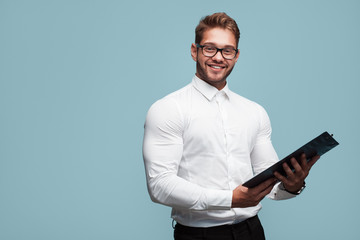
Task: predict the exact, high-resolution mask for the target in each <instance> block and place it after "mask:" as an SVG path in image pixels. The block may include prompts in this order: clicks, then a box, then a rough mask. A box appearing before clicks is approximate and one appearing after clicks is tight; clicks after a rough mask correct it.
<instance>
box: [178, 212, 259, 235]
mask: <svg viewBox="0 0 360 240" xmlns="http://www.w3.org/2000/svg"><path fill="white" fill-rule="evenodd" d="M258 224H261V223H260V220H259V218H258V216H257V215H255V216H254V217H251V218H248V219H246V220H244V221H241V222H239V223H235V224H226V225H220V226H214V227H189V226H184V225H182V224H180V223H176V225H175V230H179V231H186V232H188V233H191V234H200V233H203V232H204V231H206V232H207V233H212V232H214V233H215V232H219V231H233V230H241V229H244V228H249V230H252V229H253V228H254V227H255V226H257V225H258Z"/></svg>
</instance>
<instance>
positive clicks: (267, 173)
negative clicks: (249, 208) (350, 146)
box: [243, 132, 339, 188]
mask: <svg viewBox="0 0 360 240" xmlns="http://www.w3.org/2000/svg"><path fill="white" fill-rule="evenodd" d="M337 145H339V143H338V142H337V141H336V140H335V139H334V138H333V136H332V135H330V134H329V133H328V132H324V133H322V134H320V135H319V136H317V137H316V138H314V139H313V140H311V141H310V142H308V143H306V144H305V145H304V146H302V147H301V148H299V149H298V150H296V151H294V152H293V153H291V154H290V155H288V156H287V157H285V158H284V159H282V160H281V161H279V162H277V163H275V164H274V165H272V166H271V167H269V168H267V169H266V170H264V171H262V172H261V173H259V174H257V175H256V176H254V177H253V178H251V179H250V180H248V181H247V182H245V183H244V184H243V186H245V187H247V188H253V187H255V186H257V185H259V184H260V183H262V182H264V181H266V180H267V179H269V178H272V177H274V172H279V173H280V174H282V175H285V176H286V173H285V171H284V169H283V167H282V165H283V163H284V162H286V163H287V164H288V165H289V167H290V168H291V170H293V171H294V168H293V166H292V165H291V163H290V159H291V158H292V157H295V158H296V159H298V158H299V157H300V155H301V154H303V153H305V154H306V156H307V161H310V159H311V158H312V157H314V156H316V155H319V156H321V155H323V154H324V153H326V152H328V151H330V150H331V149H333V148H334V147H336V146H337Z"/></svg>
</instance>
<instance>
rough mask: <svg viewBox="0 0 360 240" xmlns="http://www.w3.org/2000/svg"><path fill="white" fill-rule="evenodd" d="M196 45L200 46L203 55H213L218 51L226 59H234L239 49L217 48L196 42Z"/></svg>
mask: <svg viewBox="0 0 360 240" xmlns="http://www.w3.org/2000/svg"><path fill="white" fill-rule="evenodd" d="M196 47H198V48H201V50H202V53H203V55H204V56H205V57H213V56H215V55H216V54H217V53H218V52H219V51H220V52H221V55H222V56H223V58H225V59H228V60H231V59H234V58H235V57H236V54H237V53H238V51H239V50H238V49H234V48H231V47H227V48H217V47H214V46H212V45H200V44H198V43H197V44H196Z"/></svg>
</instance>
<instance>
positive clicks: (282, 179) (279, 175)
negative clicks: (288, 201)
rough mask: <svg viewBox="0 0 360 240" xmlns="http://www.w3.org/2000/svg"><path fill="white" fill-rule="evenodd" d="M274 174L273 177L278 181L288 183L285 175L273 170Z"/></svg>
mask: <svg viewBox="0 0 360 240" xmlns="http://www.w3.org/2000/svg"><path fill="white" fill-rule="evenodd" d="M274 175H275V177H276V178H277V179H278V180H279V181H280V182H282V183H283V184H286V185H287V184H289V183H290V181H289V180H288V179H287V177H285V176H284V175H281V174H280V173H278V172H274Z"/></svg>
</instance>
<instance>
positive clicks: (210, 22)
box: [195, 12, 240, 48]
mask: <svg viewBox="0 0 360 240" xmlns="http://www.w3.org/2000/svg"><path fill="white" fill-rule="evenodd" d="M216 27H219V28H223V29H228V30H230V31H231V32H232V33H233V34H234V36H235V40H236V48H237V47H238V45H239V39H240V30H239V28H238V26H237V24H236V22H235V20H234V19H232V18H231V17H229V16H228V15H227V14H226V13H224V12H219V13H214V14H212V15H208V16H205V17H203V18H202V19H201V20H200V22H199V25H197V27H196V29H195V43H198V44H200V42H201V40H202V38H203V35H204V32H205V31H207V30H209V29H212V28H216Z"/></svg>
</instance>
